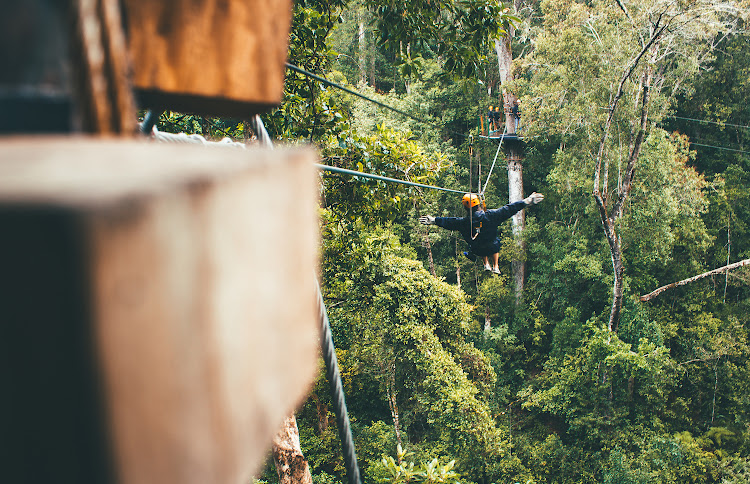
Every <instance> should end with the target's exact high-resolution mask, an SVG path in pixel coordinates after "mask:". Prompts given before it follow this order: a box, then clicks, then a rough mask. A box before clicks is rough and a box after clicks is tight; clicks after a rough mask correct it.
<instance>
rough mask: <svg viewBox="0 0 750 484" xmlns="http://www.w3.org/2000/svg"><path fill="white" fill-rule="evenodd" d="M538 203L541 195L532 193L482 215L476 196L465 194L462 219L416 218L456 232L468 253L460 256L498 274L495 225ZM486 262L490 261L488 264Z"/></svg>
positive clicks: (498, 249) (483, 212) (497, 239)
mask: <svg viewBox="0 0 750 484" xmlns="http://www.w3.org/2000/svg"><path fill="white" fill-rule="evenodd" d="M542 200H544V195H542V194H541V193H536V192H534V193H532V194H531V195H529V196H528V197H526V198H524V199H523V200H519V201H517V202H513V203H509V204H507V205H505V206H503V207H500V208H497V209H494V210H486V211H485V210H483V209H482V207H481V206H480V205H481V204H480V200H479V195H477V194H476V193H467V194H465V195H464V196H463V199H462V200H461V203H462V204H463V206H464V208H465V209H466V212H467V215H466V216H465V217H433V216H431V215H422V216H421V217H419V223H421V224H423V225H437V226H438V227H442V228H444V229H447V230H452V231H458V232H459V233H460V234H461V236H462V237H463V238H464V240H465V241H466V242H467V243H468V244H469V251H468V252H464V255H465V256H466V257H468V258H469V259H471V260H476V257H477V256H480V257H482V259H483V261H484V270H486V271H492V272H494V273H495V274H499V273H500V266H499V252H500V239H499V238H498V237H497V229H498V227H499V225H500V224H501V223H502V222H504V221H506V220H508V219H509V218H510V217H512V216H513V215H515V214H516V213H518V212H520V211H521V210H523V209H524V208H526V207H528V206H530V205H536V204H537V203H539V202H541V201H542ZM490 260H491V261H492V263H491V264H490Z"/></svg>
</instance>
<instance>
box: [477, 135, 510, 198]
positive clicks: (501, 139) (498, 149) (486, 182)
mask: <svg viewBox="0 0 750 484" xmlns="http://www.w3.org/2000/svg"><path fill="white" fill-rule="evenodd" d="M507 130H508V127H507V126H506V127H504V128H503V135H502V136H501V137H500V143H498V145H497V151H496V152H495V159H494V160H492V166H491V167H490V172H489V174H488V175H487V181H485V182H484V188H483V187H479V188H480V189H481V192H480V193H481V194H482V195H484V191H485V190H487V185H488V184H489V183H490V177H491V176H492V170H493V169H494V168H495V162H496V161H497V155H499V154H500V148H501V147H502V146H503V139H504V138H505V133H506V132H507ZM480 183H481V181H480Z"/></svg>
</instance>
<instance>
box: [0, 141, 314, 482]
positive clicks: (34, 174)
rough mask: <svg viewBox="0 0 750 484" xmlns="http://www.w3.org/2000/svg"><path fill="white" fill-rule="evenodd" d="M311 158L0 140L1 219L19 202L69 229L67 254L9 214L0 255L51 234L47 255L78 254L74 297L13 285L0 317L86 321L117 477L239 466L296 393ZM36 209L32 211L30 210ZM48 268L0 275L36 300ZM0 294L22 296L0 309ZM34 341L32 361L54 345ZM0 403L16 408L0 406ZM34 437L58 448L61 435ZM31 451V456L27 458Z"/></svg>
mask: <svg viewBox="0 0 750 484" xmlns="http://www.w3.org/2000/svg"><path fill="white" fill-rule="evenodd" d="M313 161H314V156H313V153H312V152H311V151H287V150H276V151H255V150H242V149H237V148H219V147H211V148H204V147H193V146H181V145H157V144H153V143H146V142H135V141H121V140H109V141H108V140H88V139H77V140H76V139H70V138H68V139H62V138H61V139H33V138H16V139H9V140H8V139H6V140H0V223H2V221H3V220H6V219H7V218H8V217H10V215H9V214H11V215H12V216H13V217H14V218H13V220H16V221H18V220H20V221H21V222H22V223H20V224H18V223H17V224H16V225H14V226H21V225H23V223H25V222H24V220H25V219H28V220H30V222H29V223H26V225H32V226H35V227H40V228H41V227H48V228H49V229H46V228H45V230H47V231H50V230H51V231H53V232H55V230H56V229H54V227H58V226H59V227H60V231H62V232H64V233H69V234H70V233H72V234H76V235H75V237H72V239H71V238H70V237H69V238H68V239H71V240H77V241H80V243H77V244H72V245H71V246H70V251H72V252H75V253H77V254H79V256H75V254H71V256H70V257H67V256H66V255H65V254H66V253H65V250H66V249H64V248H60V247H61V245H60V244H59V243H56V242H55V239H54V237H51V236H49V235H44V236H42V237H40V236H39V234H38V233H35V232H33V231H32V232H29V236H28V237H27V239H28V240H27V241H26V240H25V239H24V232H23V231H22V230H14V234H16V235H14V237H15V238H17V239H18V240H17V241H16V242H15V243H14V245H13V246H12V250H14V251H16V253H15V254H8V253H5V254H3V257H4V259H3V260H6V259H7V260H11V259H13V260H19V257H20V258H21V259H24V260H26V259H28V260H29V261H33V260H40V261H43V260H45V257H46V256H45V254H46V253H47V252H48V250H50V249H55V250H57V251H58V252H60V251H62V252H63V253H62V254H61V255H60V256H58V257H56V258H55V259H54V260H68V259H69V260H70V261H78V262H75V263H73V262H72V264H74V265H75V266H76V267H77V269H76V270H75V271H73V272H76V273H80V274H83V276H82V277H80V279H79V280H76V281H69V283H68V284H67V285H68V286H76V287H77V286H78V285H80V286H81V287H82V291H81V292H80V294H79V295H78V296H76V297H75V299H76V300H77V306H76V307H78V308H79V310H77V311H72V312H67V313H66V312H65V311H57V310H55V311H47V312H46V313H43V314H41V315H40V316H39V317H37V318H32V321H29V315H32V316H33V315H34V314H36V313H35V312H34V311H31V312H29V311H27V310H26V309H27V308H28V304H29V302H28V301H27V300H24V301H4V307H5V308H6V310H7V309H9V308H10V311H6V312H5V313H4V314H5V315H6V317H7V315H8V314H10V315H11V319H12V318H13V317H14V316H13V315H16V316H15V317H16V319H17V321H14V320H11V321H8V320H6V321H4V324H5V325H6V327H7V326H11V327H14V326H17V327H18V328H20V329H19V332H21V331H22V328H25V327H27V325H28V324H32V323H33V325H34V327H36V328H37V329H36V330H35V334H44V333H45V332H46V331H47V329H46V328H54V331H57V330H58V329H59V328H60V327H65V325H66V324H69V323H71V321H74V322H76V323H77V326H80V327H81V328H84V329H83V330H82V331H84V332H86V331H89V330H90V331H91V338H90V339H91V341H92V342H93V343H94V348H93V350H92V354H93V355H94V358H95V361H96V362H97V365H96V369H95V372H96V373H98V374H100V375H101V377H102V379H101V388H102V390H103V402H105V404H104V405H103V407H104V409H103V414H104V415H106V424H105V426H106V432H105V433H109V434H110V435H111V437H112V439H111V441H110V442H109V443H106V444H104V445H102V446H101V447H102V448H107V447H108V446H111V449H112V462H113V468H114V475H116V480H117V481H119V482H121V483H124V484H130V483H133V484H136V483H137V484H149V483H160V484H165V483H167V484H168V483H175V484H177V483H179V484H186V483H188V484H190V483H196V484H198V483H200V484H204V483H206V482H211V483H240V482H248V479H249V478H250V476H251V474H252V473H253V472H255V471H257V469H258V468H259V466H260V465H261V464H262V461H263V460H264V458H265V457H266V456H267V452H268V449H270V444H271V441H272V438H273V437H274V435H275V434H276V432H277V431H278V428H279V427H280V425H281V423H282V422H283V421H284V419H285V417H286V416H288V415H289V414H290V413H291V412H292V411H293V409H294V407H295V406H296V405H297V404H298V403H299V401H300V400H301V399H302V398H303V397H304V395H305V394H306V392H307V390H308V387H309V384H310V382H311V380H312V378H313V376H314V373H315V371H316V370H317V362H316V358H317V348H318V328H319V324H318V321H317V308H316V293H315V284H314V278H313V275H314V271H315V269H316V254H317V218H316V210H317V190H316V177H315V170H314V167H313ZM38 212H43V213H45V214H47V215H48V217H47V218H45V219H43V220H42V219H38V218H37V219H35V218H34V217H33V214H35V213H38ZM50 218H51V220H53V221H54V223H50V222H49V219H50ZM39 220H42V221H41V222H40V221H39ZM55 233H56V232H55ZM46 239H49V240H50V244H49V247H46V246H45V244H46ZM68 239H66V240H68ZM0 247H3V248H8V246H7V244H5V245H3V244H0ZM27 252H28V253H27ZM40 258H41V259H40ZM16 266H17V267H16V270H15V271H11V273H10V274H9V273H8V272H4V273H2V274H0V279H5V280H2V284H0V285H2V287H12V286H13V285H14V284H15V285H16V286H18V284H20V282H19V278H22V277H23V276H24V271H23V268H24V267H27V266H26V265H24V264H22V263H19V264H16ZM45 271H49V272H50V273H54V274H48V275H45ZM14 274H15V276H14ZM48 276H50V277H53V278H54V277H57V278H58V279H61V280H62V281H63V282H64V281H65V277H62V276H60V272H59V271H57V269H56V267H55V266H53V265H50V264H47V263H44V264H41V263H40V264H37V265H35V274H34V275H33V278H31V277H30V279H33V280H32V281H29V282H28V284H26V285H22V288H21V289H18V288H16V293H17V294H19V295H21V296H24V295H26V294H29V293H30V292H33V291H36V293H35V294H33V296H31V295H30V296H29V298H28V299H29V300H34V301H36V304H38V305H40V306H41V305H44V304H46V302H45V301H46V300H47V299H48V298H49V299H51V298H52V296H53V295H54V294H55V291H58V290H59V289H54V290H53V289H50V290H49V291H45V289H44V284H36V283H34V282H33V281H34V280H36V281H45V280H47V278H48ZM9 277H14V279H15V280H7V278H9ZM61 286H62V287H64V286H66V284H64V283H61ZM14 304H18V305H25V306H23V307H21V306H19V307H18V308H16V309H17V310H15V311H14V310H13V308H14ZM80 308H84V309H80ZM86 315H88V316H86ZM34 319H35V320H34ZM39 319H42V320H39ZM82 319H83V320H84V321H83V323H81V320H82ZM74 329H75V328H71V330H74ZM79 329H80V328H79ZM54 331H53V332H54ZM86 339H87V338H82V340H86ZM16 343H17V342H16ZM16 343H14V344H16ZM20 344H29V345H32V344H33V338H28V340H27V341H21V343H20ZM50 348H51V349H50V352H51V353H50V354H44V355H41V356H40V357H41V358H48V359H49V363H53V362H54V361H55V359H56V358H57V359H62V360H64V359H65V358H67V355H66V352H67V351H71V348H64V347H60V348H58V347H57V346H56V345H50ZM52 349H54V351H52ZM15 351H16V353H17V354H18V355H19V356H23V355H24V354H25V352H26V350H25V349H24V348H23V347H20V348H17V349H16V350H15ZM40 364H42V365H43V364H44V361H42V362H41V363H40ZM4 371H9V370H4ZM51 371H52V370H51ZM53 373H54V371H53ZM23 374H24V373H23V372H21V373H20V375H21V376H19V374H16V373H14V374H13V375H14V376H13V377H14V378H16V379H17V380H19V381H20V380H21V379H22V378H21V377H22V375H23ZM59 378H63V376H60V377H59ZM6 380H7V379H5V378H3V381H6ZM18 384H19V385H21V383H18ZM60 384H61V385H62V386H63V387H65V386H66V385H65V384H64V380H63V381H61V382H60ZM91 386H94V387H95V386H97V385H96V384H91ZM6 389H8V388H6ZM8 390H9V393H8V394H7V395H8V396H9V397H10V398H11V399H12V400H11V401H10V403H8V402H5V403H4V404H3V405H8V406H9V408H12V409H16V411H18V409H21V408H23V405H24V403H25V402H24V401H23V399H24V395H26V394H24V393H23V392H20V393H17V392H13V388H12V387H11V388H10V389H8ZM84 397H86V396H85V395H78V396H76V397H75V398H73V399H74V400H76V401H78V400H81V401H82V402H83V400H84ZM86 398H88V397H86ZM13 399H15V401H14V400H13ZM95 400H96V399H93V401H94V404H95V403H96V402H95ZM55 402H56V400H55V399H50V400H49V401H47V402H45V403H44V404H41V403H40V402H38V401H37V402H36V405H48V406H50V407H51V408H52V407H54V405H55ZM88 405H89V406H91V402H90V401H89V403H88ZM84 407H86V408H88V407H87V406H86V405H84ZM10 418H18V415H4V416H0V419H10ZM92 418H94V417H93V416H92ZM29 421H30V422H31V425H34V424H33V419H31V418H30V419H29ZM43 430H44V429H37V433H40V435H44V432H43ZM18 431H19V433H20V432H21V431H22V429H21V428H20V427H19V428H18ZM48 437H49V438H50V439H52V440H53V441H55V442H56V443H57V448H64V447H66V445H68V446H69V445H75V442H65V441H61V439H62V440H64V439H63V437H61V436H60V435H49V436H48ZM92 447H94V448H96V447H97V446H92ZM29 450H31V449H29ZM18 452H19V454H21V453H22V451H21V450H19V451H18ZM51 453H52V451H51ZM78 457H79V458H82V459H84V461H85V458H86V457H87V456H86V455H83V456H80V455H79V456H78ZM44 458H45V456H44V455H40V456H36V457H35V459H36V462H37V464H36V465H37V466H44V465H45V461H44ZM17 470H18V469H17ZM23 472H26V471H25V470H24V469H20V470H18V473H23ZM18 473H16V474H18ZM10 475H11V476H13V475H14V473H13V472H12V469H11V474H10ZM22 477H23V476H22ZM75 480H76V479H74V478H70V479H68V480H67V481H66V480H65V479H58V480H57V482H75ZM78 480H79V481H80V476H79V479H78ZM96 480H98V479H96ZM19 481H21V482H36V481H34V480H33V479H25V480H24V479H19ZM92 482H93V481H92Z"/></svg>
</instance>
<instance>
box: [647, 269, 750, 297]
mask: <svg viewBox="0 0 750 484" xmlns="http://www.w3.org/2000/svg"><path fill="white" fill-rule="evenodd" d="M747 265H750V259H745V260H741V261H739V262H735V263H734V264H729V265H726V266H724V267H719V268H718V269H714V270H712V271H708V272H704V273H703V274H698V275H697V276H693V277H690V278H688V279H683V280H681V281H678V282H673V283H672V284H667V285H666V286H662V287H660V288H659V289H656V290H655V291H652V292H650V293H648V294H644V295H643V296H641V297H640V299H641V301H650V300H651V299H653V298H655V297H656V296H658V295H659V294H661V293H663V292H664V291H666V290H667V289H672V288H674V287H677V286H684V285H685V284H689V283H691V282H694V281H697V280H698V279H703V278H704V277H708V276H714V275H716V274H721V273H722V272H724V271H730V270H732V269H736V268H738V267H742V266H747Z"/></svg>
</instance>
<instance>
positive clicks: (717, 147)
mask: <svg viewBox="0 0 750 484" xmlns="http://www.w3.org/2000/svg"><path fill="white" fill-rule="evenodd" d="M690 144H691V145H695V146H703V147H704V148H714V149H717V150H724V151H734V152H736V153H745V154H750V151H744V150H736V149H734V148H725V147H723V146H713V145H704V144H701V143H693V142H692V141H690Z"/></svg>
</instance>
